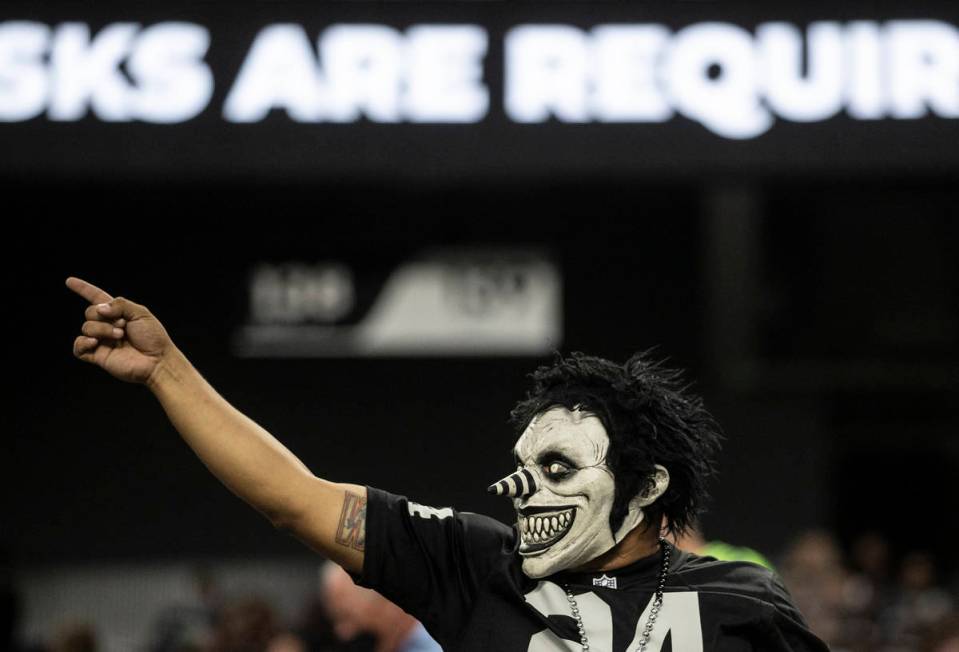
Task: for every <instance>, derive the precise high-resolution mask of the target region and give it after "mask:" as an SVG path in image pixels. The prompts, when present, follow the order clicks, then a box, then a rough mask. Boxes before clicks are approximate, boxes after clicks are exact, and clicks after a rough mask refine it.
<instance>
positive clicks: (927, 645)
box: [920, 613, 959, 652]
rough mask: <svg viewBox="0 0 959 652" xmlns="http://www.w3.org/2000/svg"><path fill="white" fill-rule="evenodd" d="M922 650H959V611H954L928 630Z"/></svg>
mask: <svg viewBox="0 0 959 652" xmlns="http://www.w3.org/2000/svg"><path fill="white" fill-rule="evenodd" d="M920 652H959V613H953V614H952V615H950V616H947V617H946V618H943V619H942V620H941V621H939V622H938V623H936V624H935V625H933V626H932V627H931V628H930V629H929V631H928V632H927V634H926V636H925V638H924V640H923V642H922V647H921V648H920Z"/></svg>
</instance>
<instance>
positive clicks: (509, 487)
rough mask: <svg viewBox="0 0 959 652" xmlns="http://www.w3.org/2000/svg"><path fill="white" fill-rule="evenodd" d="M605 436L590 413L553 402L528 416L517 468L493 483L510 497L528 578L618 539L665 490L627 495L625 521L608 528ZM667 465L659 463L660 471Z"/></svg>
mask: <svg viewBox="0 0 959 652" xmlns="http://www.w3.org/2000/svg"><path fill="white" fill-rule="evenodd" d="M608 450H609V435H607V433H606V428H605V427H604V426H603V424H602V422H601V421H600V420H599V418H597V417H596V416H595V415H593V414H590V413H589V412H586V411H583V410H580V409H574V410H569V409H567V408H565V407H552V408H550V409H548V410H546V411H544V412H542V413H541V414H539V415H537V416H536V417H535V418H533V419H532V421H530V424H529V426H527V428H526V430H525V431H523V434H522V435H521V436H520V438H519V440H518V441H517V442H516V447H515V448H514V453H515V455H516V459H517V466H518V468H517V470H516V472H514V473H512V474H510V475H508V476H506V477H505V478H503V479H502V480H500V481H498V482H496V483H495V484H493V485H492V486H490V488H489V491H490V492H491V493H495V494H499V495H505V496H509V497H510V498H512V499H513V505H514V506H515V508H516V513H517V521H516V524H517V529H518V531H519V536H520V546H519V554H520V556H521V557H522V559H523V572H524V573H525V574H526V575H527V576H528V577H531V578H534V579H535V578H540V577H545V576H547V575H552V574H553V573H556V572H558V571H561V570H565V569H568V568H577V567H579V566H582V565H583V564H586V563H587V562H589V561H591V560H593V559H595V558H596V557H598V556H599V555H601V554H603V553H605V552H606V551H608V550H609V549H610V548H612V547H613V546H615V545H616V544H618V543H619V542H620V541H622V540H623V538H624V537H625V536H626V535H627V534H628V533H629V532H630V531H631V530H632V529H633V528H635V527H636V526H637V525H639V524H640V523H641V522H642V520H643V517H644V515H643V509H642V508H643V507H644V506H646V505H649V504H650V503H652V502H653V501H654V500H656V498H658V497H659V496H660V495H661V494H662V492H663V491H664V490H665V488H666V487H665V483H668V474H666V475H665V478H666V480H665V483H662V482H659V481H657V483H656V489H655V490H654V491H653V492H651V493H647V494H644V495H640V496H636V497H635V498H634V499H633V500H631V501H630V503H629V506H628V511H627V514H626V517H625V519H623V522H622V525H621V526H619V528H618V529H617V531H616V532H613V531H612V529H611V528H610V511H611V510H612V508H613V499H614V497H615V486H616V484H615V481H614V478H613V473H612V471H611V470H610V469H609V467H608V466H607V464H606V454H607V452H608ZM660 471H661V472H662V474H665V472H666V470H665V469H664V468H663V467H661V466H657V476H658V475H659V473H660Z"/></svg>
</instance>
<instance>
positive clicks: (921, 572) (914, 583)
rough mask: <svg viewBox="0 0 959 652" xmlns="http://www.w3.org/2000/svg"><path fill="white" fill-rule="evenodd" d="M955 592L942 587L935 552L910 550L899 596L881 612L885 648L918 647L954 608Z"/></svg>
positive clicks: (902, 575)
mask: <svg viewBox="0 0 959 652" xmlns="http://www.w3.org/2000/svg"><path fill="white" fill-rule="evenodd" d="M952 607H953V600H952V598H951V596H950V595H949V594H948V593H947V592H946V591H945V590H943V589H942V588H940V587H939V582H938V578H937V577H936V566H935V562H934V561H933V559H932V556H931V555H929V554H928V553H925V552H910V553H909V554H907V555H906V556H905V557H904V558H903V561H902V565H901V567H900V571H899V587H898V591H897V592H896V596H895V599H894V600H893V601H892V603H891V604H890V605H889V607H888V608H886V609H885V610H884V611H883V613H882V614H881V616H880V622H881V623H882V630H883V640H884V641H885V642H886V645H885V646H884V648H883V649H884V650H888V651H889V652H893V651H899V650H903V651H906V650H915V649H917V648H918V647H919V643H920V641H921V639H922V637H923V635H924V634H925V633H926V632H928V631H929V630H931V629H932V628H933V626H934V625H936V624H937V623H939V622H941V621H942V620H943V619H944V618H945V617H946V616H947V615H948V614H949V613H950V612H951V611H952Z"/></svg>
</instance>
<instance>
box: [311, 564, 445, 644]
mask: <svg viewBox="0 0 959 652" xmlns="http://www.w3.org/2000/svg"><path fill="white" fill-rule="evenodd" d="M321 593H322V595H323V598H324V601H325V603H326V608H327V611H328V613H329V614H330V619H331V620H332V621H333V631H334V632H336V635H337V636H338V637H339V638H340V639H342V640H344V641H349V640H351V639H353V638H355V637H357V636H358V635H360V634H361V633H364V632H366V633H370V634H372V635H373V636H374V637H375V639H376V644H375V651H376V652H442V650H441V648H440V646H439V644H438V643H437V642H436V641H434V640H433V639H432V637H430V635H429V634H427V633H426V629H425V628H424V627H423V625H422V624H421V623H420V622H419V621H418V620H416V619H415V618H413V616H411V615H409V614H408V613H406V612H405V611H403V610H402V609H400V608H399V607H397V606H396V605H395V604H393V603H392V602H390V601H389V600H387V599H386V598H384V597H383V596H381V595H380V594H379V593H376V592H375V591H371V590H370V589H365V588H362V587H359V586H356V584H354V583H353V580H352V579H351V578H350V576H349V575H348V574H347V572H346V571H344V570H343V569H342V568H340V567H339V566H337V565H336V564H334V563H332V562H327V563H326V564H325V565H324V567H323V571H322V575H321Z"/></svg>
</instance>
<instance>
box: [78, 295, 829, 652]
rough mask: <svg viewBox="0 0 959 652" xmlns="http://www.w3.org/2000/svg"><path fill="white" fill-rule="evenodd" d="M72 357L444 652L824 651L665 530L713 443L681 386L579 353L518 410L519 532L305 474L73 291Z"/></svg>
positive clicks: (765, 576) (700, 492)
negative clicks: (130, 394) (145, 395)
mask: <svg viewBox="0 0 959 652" xmlns="http://www.w3.org/2000/svg"><path fill="white" fill-rule="evenodd" d="M67 286H68V287H69V288H70V289H72V290H73V291H74V292H76V293H78V294H79V295H81V296H82V297H84V298H85V299H86V300H87V301H89V303H90V305H89V306H88V307H87V309H86V313H85V317H86V321H85V322H84V324H83V326H82V329H81V330H82V335H80V336H78V337H77V338H76V340H75V341H74V348H73V351H74V355H75V356H76V357H77V358H79V359H81V360H84V361H86V362H90V363H93V364H95V365H97V366H100V367H102V368H103V369H105V370H106V371H108V372H109V373H111V374H112V375H114V376H115V377H117V378H120V379H122V380H126V381H130V382H139V383H143V384H145V385H146V386H147V387H148V388H149V389H150V390H151V391H152V392H153V393H154V395H155V396H156V397H157V398H158V400H159V401H160V403H161V405H162V406H163V408H164V409H165V410H166V413H167V415H168V416H169V418H170V420H171V422H172V423H173V425H174V426H175V427H176V429H177V430H178V431H179V432H180V434H181V435H182V437H183V438H184V440H185V441H186V442H187V444H189V445H190V447H191V448H193V450H194V451H195V452H196V453H197V455H198V456H199V457H200V458H201V459H202V460H203V462H204V463H205V464H206V466H207V467H208V468H209V469H210V470H211V471H212V472H213V473H214V474H215V475H216V476H217V477H218V478H219V479H220V480H221V481H222V482H223V483H224V484H226V485H227V487H229V488H230V489H231V490H232V491H233V492H234V493H236V494H237V495H238V496H240V497H241V498H243V499H244V500H246V501H247V502H249V503H250V504H251V505H253V506H254V507H255V508H257V509H258V510H259V511H261V512H262V513H263V514H264V515H265V516H267V518H269V519H270V521H271V522H272V523H273V524H274V525H275V526H276V527H279V528H283V529H285V530H288V531H290V532H292V533H293V534H294V535H296V536H297V537H298V538H300V539H301V540H303V541H304V542H305V543H306V544H307V545H309V546H311V547H312V548H314V549H316V550H318V551H320V552H322V553H324V554H325V555H327V556H328V557H329V558H331V559H332V560H333V561H335V562H337V563H339V564H340V565H341V566H343V567H344V568H345V569H347V570H348V571H349V572H350V573H351V574H352V575H353V577H354V578H355V579H356V580H357V582H358V583H359V584H361V585H364V586H368V587H370V588H373V589H376V590H377V591H379V592H380V593H382V594H383V595H385V596H386V597H387V598H389V599H391V600H392V601H394V602H395V603H397V604H398V605H400V606H401V607H403V608H404V609H405V610H406V611H408V612H409V613H411V614H412V615H413V616H415V617H416V618H418V619H419V620H420V621H422V622H423V624H424V625H425V626H426V627H427V629H428V630H429V632H430V634H432V636H433V637H434V638H435V639H436V640H437V641H438V642H439V643H440V644H441V645H442V646H443V648H444V649H447V650H469V651H479V650H528V651H529V652H540V651H548V650H572V651H576V650H584V651H587V650H589V649H593V650H596V651H597V652H623V651H626V650H630V651H632V650H642V651H645V650H649V651H653V650H670V651H673V650H674V651H676V652H691V651H701V650H718V651H723V652H725V651H739V650H764V651H777V650H814V651H821V650H825V649H826V647H825V645H823V644H822V643H821V642H820V641H819V640H818V639H817V638H816V637H815V636H814V635H813V634H811V633H810V632H809V631H808V628H807V627H806V625H805V623H804V621H803V619H802V617H801V616H800V615H799V613H798V612H797V611H796V609H795V607H793V605H792V603H791V601H790V598H789V596H788V594H787V593H786V590H785V589H784V588H783V586H782V584H781V582H780V581H779V579H778V578H777V577H776V576H775V575H773V574H772V573H770V572H769V571H767V570H766V569H764V568H761V567H759V566H756V565H753V564H748V563H736V562H717V561H716V560H713V559H711V558H708V557H697V556H695V555H692V554H689V553H686V552H683V551H680V550H678V549H676V548H674V547H673V546H671V545H670V544H669V543H667V542H666V540H665V539H664V538H662V536H661V534H662V533H663V532H664V531H670V532H672V533H679V532H682V531H683V530H685V529H686V528H687V527H688V526H689V525H690V524H691V523H692V522H693V519H694V518H695V516H696V515H697V514H698V513H699V512H700V511H701V510H702V507H703V503H704V501H705V499H706V490H705V483H706V480H707V479H708V478H709V477H710V476H711V475H712V474H713V471H714V466H713V458H714V455H715V454H716V453H717V452H718V448H719V433H718V429H717V427H716V426H715V424H714V422H713V420H712V418H711V417H710V415H709V414H708V412H706V410H705V409H704V408H703V406H702V403H701V401H700V400H699V399H698V398H697V397H694V396H692V395H691V394H689V393H688V392H686V391H685V390H684V389H683V388H682V387H681V385H680V382H679V375H678V374H677V373H676V372H674V371H671V370H668V369H665V368H663V367H662V366H661V365H659V364H657V363H654V362H652V361H650V360H649V359H648V358H647V357H646V356H643V355H636V356H634V357H633V358H631V359H630V360H629V361H627V362H626V363H625V364H623V365H617V364H614V363H612V362H609V361H607V360H603V359H600V358H595V357H591V356H585V355H581V354H575V355H573V356H571V357H569V358H567V359H562V358H560V359H558V360H557V361H556V362H555V363H554V364H553V365H551V366H547V367H543V368H541V369H539V370H538V371H537V372H535V373H534V374H533V388H532V391H531V392H530V394H529V396H528V398H527V399H526V400H524V401H521V402H520V403H519V404H518V405H517V406H516V408H515V409H514V411H513V414H512V417H513V422H514V424H515V425H516V427H517V430H518V431H519V432H520V436H519V439H518V441H517V442H516V445H515V447H514V449H513V453H514V458H515V462H516V470H515V471H514V472H513V473H511V474H510V475H508V476H507V477H505V478H503V479H502V480H500V481H498V482H496V483H494V484H493V485H492V486H491V487H490V488H489V489H490V491H492V492H493V493H498V494H502V495H506V496H509V497H510V498H512V500H513V503H514V506H515V508H516V510H517V522H516V524H515V525H514V526H512V527H507V526H505V525H503V524H501V523H499V522H498V521H495V520H493V519H490V518H487V517H484V516H480V515H477V514H471V513H466V512H457V511H455V510H453V509H451V508H440V509H437V508H434V507H426V506H424V505H420V504H417V503H414V502H412V501H409V500H407V499H406V498H404V497H402V496H397V495H394V494H391V493H388V492H385V491H382V490H380V489H376V488H373V487H363V486H359V485H352V484H340V483H332V482H328V481H325V480H322V479H320V478H317V477H316V476H314V475H313V474H312V473H311V472H310V471H309V470H308V469H307V468H306V466H305V465H303V464H302V463H301V462H300V461H299V460H298V459H297V458H296V457H295V456H294V455H293V454H292V453H291V452H290V451H289V450H287V449H286V448H285V447H283V445H282V444H280V442H279V441H277V440H276V439H275V438H274V437H272V436H271V435H270V434H269V433H268V432H266V431H265V430H263V429H262V428H261V427H259V426H258V425H257V424H255V423H254V422H253V421H251V420H250V419H249V418H247V417H246V416H244V415H243V414H241V413H240V412H238V411H237V410H236V409H235V408H233V407H232V406H231V405H230V404H229V403H227V402H226V401H225V400H224V399H223V398H222V397H220V396H219V394H217V393H216V391H215V390H214V389H213V388H212V387H211V386H210V385H209V384H208V383H207V382H206V381H205V380H204V379H203V377H202V376H201V375H200V374H199V372H197V371H196V369H195V368H194V367H193V366H192V365H191V364H190V362H189V361H188V360H187V359H186V357H185V356H184V355H183V354H182V352H180V351H179V349H177V347H176V346H175V345H174V344H173V342H172V341H171V340H170V338H169V335H168V334H167V333H166V330H165V329H164V328H163V326H162V325H161V324H160V322H159V321H158V320H157V319H156V318H155V317H154V316H153V315H152V313H150V311H149V310H148V309H147V308H146V307H144V306H142V305H140V304H137V303H134V302H132V301H129V300H127V299H123V298H113V297H111V296H110V295H109V294H107V293H106V292H104V291H103V290H101V289H99V288H97V287H95V286H93V285H91V284H89V283H87V282H85V281H82V280H80V279H77V278H74V277H71V278H69V279H67Z"/></svg>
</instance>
